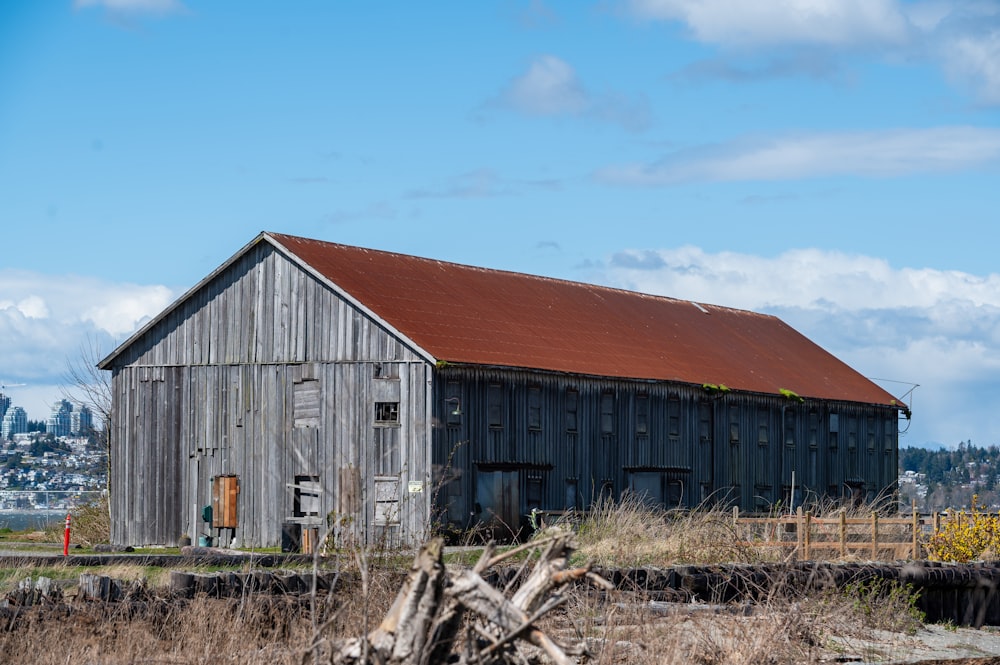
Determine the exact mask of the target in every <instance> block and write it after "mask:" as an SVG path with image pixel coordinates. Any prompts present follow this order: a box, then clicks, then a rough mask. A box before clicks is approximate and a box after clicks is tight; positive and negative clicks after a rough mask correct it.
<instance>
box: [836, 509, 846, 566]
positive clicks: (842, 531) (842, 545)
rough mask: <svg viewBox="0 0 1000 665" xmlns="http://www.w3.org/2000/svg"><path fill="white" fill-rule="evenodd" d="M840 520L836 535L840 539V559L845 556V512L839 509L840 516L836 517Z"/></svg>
mask: <svg viewBox="0 0 1000 665" xmlns="http://www.w3.org/2000/svg"><path fill="white" fill-rule="evenodd" d="M838 519H839V520H840V525H839V527H840V528H839V529H838V531H839V532H840V533H838V534H837V535H838V536H839V539H840V558H844V557H845V556H847V510H846V509H845V508H841V509H840V514H839V516H838Z"/></svg>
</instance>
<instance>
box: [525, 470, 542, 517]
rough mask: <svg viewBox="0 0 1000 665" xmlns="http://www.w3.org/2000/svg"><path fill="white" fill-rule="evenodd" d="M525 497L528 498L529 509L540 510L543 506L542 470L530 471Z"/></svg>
mask: <svg viewBox="0 0 1000 665" xmlns="http://www.w3.org/2000/svg"><path fill="white" fill-rule="evenodd" d="M525 484H526V485H527V486H526V487H525V494H526V496H525V499H527V504H528V510H529V511H530V510H531V509H532V508H534V509H536V510H540V509H541V507H542V472H541V471H528V475H527V478H526V479H525Z"/></svg>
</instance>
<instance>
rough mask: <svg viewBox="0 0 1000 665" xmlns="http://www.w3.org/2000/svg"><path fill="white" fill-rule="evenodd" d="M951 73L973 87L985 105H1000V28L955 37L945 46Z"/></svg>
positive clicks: (945, 55)
mask: <svg viewBox="0 0 1000 665" xmlns="http://www.w3.org/2000/svg"><path fill="white" fill-rule="evenodd" d="M941 52H942V54H943V57H944V60H945V64H946V67H947V69H948V72H949V73H950V74H951V76H952V77H953V78H955V79H957V80H958V81H960V82H961V83H963V84H964V85H967V86H969V87H970V88H972V90H973V92H974V94H975V95H976V96H977V97H978V98H979V100H980V101H982V102H983V103H985V104H989V105H996V104H1000V29H997V30H993V31H992V32H989V33H987V34H984V35H973V34H966V35H960V36H956V37H955V38H954V39H951V40H949V41H947V42H946V43H945V44H944V45H943V46H942V47H941Z"/></svg>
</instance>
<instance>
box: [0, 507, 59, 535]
mask: <svg viewBox="0 0 1000 665" xmlns="http://www.w3.org/2000/svg"><path fill="white" fill-rule="evenodd" d="M65 520H66V512H65V511H62V510H10V511H8V510H0V529H2V528H5V527H6V528H8V529H10V530H11V531H25V530H28V529H30V530H33V531H41V530H42V529H44V528H45V527H46V526H49V525H51V524H55V523H57V522H65Z"/></svg>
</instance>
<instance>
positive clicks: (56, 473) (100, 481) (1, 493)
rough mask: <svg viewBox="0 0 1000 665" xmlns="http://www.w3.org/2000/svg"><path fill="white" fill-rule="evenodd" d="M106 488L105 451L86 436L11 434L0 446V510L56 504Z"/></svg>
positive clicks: (86, 499)
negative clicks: (10, 437)
mask: <svg viewBox="0 0 1000 665" xmlns="http://www.w3.org/2000/svg"><path fill="white" fill-rule="evenodd" d="M106 487H107V454H106V452H105V451H104V449H103V447H102V446H101V445H100V444H99V443H96V442H95V441H93V440H92V439H90V438H88V437H61V438H54V437H50V436H49V435H48V434H41V433H38V432H34V433H31V434H16V435H14V437H13V439H12V440H10V441H7V442H6V443H5V444H4V446H3V447H0V510H34V509H62V508H69V507H72V506H75V505H79V504H82V503H87V502H89V501H92V500H93V499H94V497H95V496H97V495H99V494H100V493H101V492H103V491H104V489H105V488H106Z"/></svg>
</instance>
